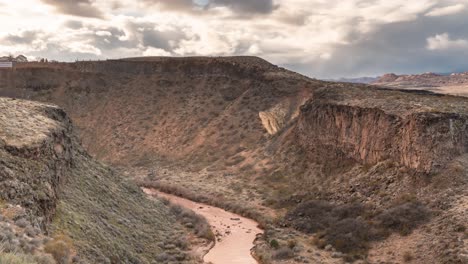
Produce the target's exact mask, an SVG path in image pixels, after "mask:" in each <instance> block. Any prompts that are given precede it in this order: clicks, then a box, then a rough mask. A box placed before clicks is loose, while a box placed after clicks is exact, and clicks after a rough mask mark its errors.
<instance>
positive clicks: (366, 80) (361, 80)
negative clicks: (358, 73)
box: [327, 77, 379, 84]
mask: <svg viewBox="0 0 468 264" xmlns="http://www.w3.org/2000/svg"><path fill="white" fill-rule="evenodd" d="M378 79H379V77H356V78H339V79H328V80H327V81H332V82H344V83H366V84H368V83H372V82H375V81H377V80H378Z"/></svg>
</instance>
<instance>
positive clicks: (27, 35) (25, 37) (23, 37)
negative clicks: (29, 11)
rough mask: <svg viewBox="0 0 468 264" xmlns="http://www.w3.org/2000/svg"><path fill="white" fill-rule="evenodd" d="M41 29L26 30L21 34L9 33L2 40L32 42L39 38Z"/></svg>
mask: <svg viewBox="0 0 468 264" xmlns="http://www.w3.org/2000/svg"><path fill="white" fill-rule="evenodd" d="M39 33H40V32H39V31H24V32H22V33H20V34H9V35H7V36H5V37H3V38H2V39H1V42H4V43H7V44H10V45H17V44H31V43H32V42H33V41H34V40H35V39H37V37H38V34H39Z"/></svg>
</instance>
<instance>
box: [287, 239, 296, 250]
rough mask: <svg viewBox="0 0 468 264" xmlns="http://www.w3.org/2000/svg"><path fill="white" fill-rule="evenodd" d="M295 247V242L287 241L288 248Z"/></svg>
mask: <svg viewBox="0 0 468 264" xmlns="http://www.w3.org/2000/svg"><path fill="white" fill-rule="evenodd" d="M296 246H297V242H296V240H289V241H288V248H290V249H293V248H295V247H296Z"/></svg>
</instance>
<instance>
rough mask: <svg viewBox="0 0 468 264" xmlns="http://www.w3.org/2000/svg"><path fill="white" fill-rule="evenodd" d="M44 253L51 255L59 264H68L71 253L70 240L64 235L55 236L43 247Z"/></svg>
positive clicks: (71, 245)
mask: <svg viewBox="0 0 468 264" xmlns="http://www.w3.org/2000/svg"><path fill="white" fill-rule="evenodd" d="M44 251H45V252H46V253H49V254H51V255H52V256H53V257H54V259H55V261H56V262H57V263H59V264H67V263H70V261H71V257H72V252H73V244H72V240H71V239H70V238H69V237H67V236H65V235H57V236H55V237H54V238H53V239H52V240H50V241H49V242H47V243H46V244H45V245H44Z"/></svg>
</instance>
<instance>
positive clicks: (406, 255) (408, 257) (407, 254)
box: [403, 251, 413, 262]
mask: <svg viewBox="0 0 468 264" xmlns="http://www.w3.org/2000/svg"><path fill="white" fill-rule="evenodd" d="M412 260H413V255H412V254H411V252H409V251H406V252H405V253H404V254H403V261H404V262H410V261H412Z"/></svg>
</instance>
